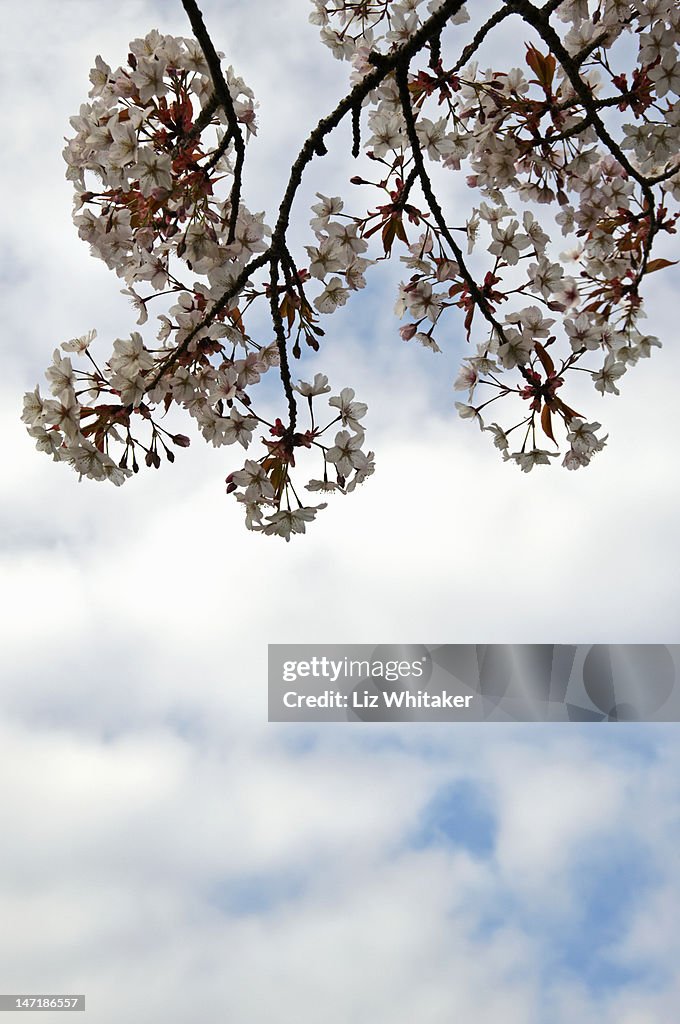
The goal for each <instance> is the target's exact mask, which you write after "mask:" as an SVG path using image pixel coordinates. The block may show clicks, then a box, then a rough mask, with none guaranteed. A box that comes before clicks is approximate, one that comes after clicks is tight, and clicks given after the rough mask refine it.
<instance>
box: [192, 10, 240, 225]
mask: <svg viewBox="0 0 680 1024" xmlns="http://www.w3.org/2000/svg"><path fill="white" fill-rule="evenodd" d="M182 6H183V7H184V10H185V11H186V13H187V16H188V18H189V21H190V22H191V27H192V29H193V32H194V35H195V36H196V39H197V40H198V43H199V45H200V47H201V49H202V50H203V56H204V57H205V59H206V63H207V65H208V68H209V70H210V77H211V78H212V81H213V86H214V87H215V95H216V96H217V98H218V100H219V102H220V106H221V107H222V108H223V110H224V112H225V114H226V117H227V126H228V129H229V130H228V132H227V138H228V139H232V140H233V142H234V148H235V149H236V166H235V168H234V183H233V185H232V188H231V200H230V201H231V212H230V216H229V235H228V238H227V244H228V245H231V243H232V242H233V241H234V238H235V235H236V221H237V219H238V210H239V204H240V200H241V185H242V178H243V163H244V161H245V155H246V147H245V142H244V141H243V134H242V132H241V126H240V125H239V123H238V118H237V116H236V111H235V110H234V103H233V100H232V98H231V93H230V92H229V86H228V85H227V83H226V81H225V79H224V75H223V74H222V67H221V65H220V58H219V57H218V56H217V51H216V50H215V47H214V45H213V41H212V39H211V38H210V35H209V34H208V30H207V29H206V27H205V22H204V21H203V15H202V14H201V11H200V8H199V6H198V4H197V3H196V0H182Z"/></svg>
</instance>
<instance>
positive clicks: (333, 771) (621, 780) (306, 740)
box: [0, 0, 680, 1024]
mask: <svg viewBox="0 0 680 1024" xmlns="http://www.w3.org/2000/svg"><path fill="white" fill-rule="evenodd" d="M202 6H203V10H204V13H205V18H206V22H207V24H208V26H209V28H210V29H211V32H212V34H213V37H214V39H215V42H216V44H217V46H218V47H219V48H220V49H222V50H224V51H225V53H226V54H227V59H228V61H229V62H232V63H233V64H234V66H235V68H236V70H237V71H238V72H239V73H240V74H242V75H243V76H244V78H245V79H246V81H247V82H248V84H249V85H250V86H251V87H252V88H253V89H254V91H255V93H256V97H257V99H258V101H259V102H260V110H259V122H260V129H259V135H258V138H257V139H256V140H255V141H254V142H253V143H252V145H251V146H250V147H249V152H248V179H247V186H246V191H245V198H246V202H247V203H248V205H249V207H250V208H251V209H253V210H260V209H266V210H267V211H268V214H269V218H270V222H271V217H272V213H273V211H274V209H275V207H276V205H277V204H278V200H279V197H280V195H281V191H282V187H283V185H284V183H285V180H286V177H287V169H288V167H289V165H290V161H291V159H292V158H293V156H294V155H295V153H296V151H297V150H298V148H299V146H300V144H301V142H302V141H303V138H304V136H305V135H306V133H307V130H308V127H309V126H311V125H313V124H314V123H316V120H317V119H318V118H319V117H320V116H321V115H323V114H324V113H326V112H327V111H328V110H330V109H332V107H333V106H335V102H336V100H337V98H338V97H339V96H341V95H342V94H343V92H344V90H345V81H346V68H344V67H343V66H341V65H339V64H338V63H336V62H335V61H334V60H333V58H332V56H331V55H330V52H329V51H328V50H326V49H325V48H323V47H322V46H321V45H320V44H319V43H318V39H317V30H316V29H315V28H314V27H313V26H310V25H308V24H307V13H308V5H307V3H306V0H260V2H259V3H258V4H257V18H253V5H252V4H246V3H243V2H237V0H227V2H223V0H205V2H204V3H203V5H202ZM477 6H478V7H479V11H480V12H483V11H489V10H490V9H492V7H493V6H494V5H493V3H490V2H488V0H483V2H480V3H479V4H478V5H476V6H475V11H476V12H477ZM56 12H57V8H56V7H55V5H54V4H52V3H48V2H47V0H30V2H28V3H26V4H23V5H20V4H16V5H12V8H11V10H10V9H8V10H7V11H6V12H4V14H3V19H4V24H5V27H6V29H7V35H6V39H8V40H9V45H8V46H6V52H5V55H4V60H3V64H2V68H1V69H0V78H1V79H2V96H3V101H4V102H3V109H2V114H1V115H0V116H1V117H2V119H3V122H4V123H3V133H2V137H3V147H4V159H3V161H2V170H1V171H0V174H1V175H2V179H3V196H4V203H3V225H4V227H3V243H4V244H3V246H2V251H1V252H0V288H1V289H2V321H3V332H2V334H3V373H2V375H1V377H0V392H1V404H0V415H1V417H2V434H3V438H4V445H3V473H2V479H3V502H2V508H1V511H0V515H1V516H2V606H3V611H2V618H1V619H0V643H1V644H2V648H1V649H2V661H1V663H0V676H1V682H0V701H1V703H0V820H1V821H2V824H3V839H2V844H1V848H0V908H1V909H0V914H1V917H2V922H3V927H2V929H1V934H0V964H1V965H2V966H1V967H0V977H1V978H2V982H1V983H0V990H1V991H3V992H20V991H22V990H23V991H29V992H69V991H70V992H74V991H75V992H84V993H86V994H87V998H88V1007H89V1009H88V1014H89V1019H91V1020H92V1021H96V1022H97V1024H113V1022H119V1021H120V1020H121V1019H132V1020H134V1021H135V1022H138V1024H155V1022H157V1021H158V1022H160V1021H164V1022H165V1024H180V1022H185V1021H187V1020H201V1021H203V1020H205V1021H213V1020H218V1019H219V1020H234V1021H236V1020H238V1021H247V1022H252V1024H260V1022H264V1021H268V1020H271V1019H272V1018H273V1017H276V1018H277V1019H278V1020H280V1021H281V1022H282V1024H293V1022H295V1024H312V1022H313V1021H316V1020H318V1017H319V1012H320V1011H321V1012H322V1013H323V1016H324V1018H325V1019H326V1020H327V1021H329V1024H341V1022H342V1024H344V1022H346V1021H347V1020H352V1021H356V1022H357V1024H383V1022H384V1024H388V1022H389V1024H412V1022H413V1021H415V1020H419V1021H422V1022H424V1024H444V1022H448V1021H451V1020H463V1021H466V1022H470V1024H487V1022H488V1024H491V1022H492V1021H493V1022H494V1024H496V1022H497V1021H498V1020H501V1019H502V1020H503V1021H504V1022H506V1024H544V1022H547V1021H549V1022H551V1024H567V1022H569V1024H571V1022H573V1021H574V1020H580V1021H583V1022H584V1024H595V1022H597V1024H670V1022H671V1021H672V1020H675V1019H676V1017H675V1016H674V1015H673V1012H672V1007H673V1006H677V1004H678V998H679V997H680V992H679V991H678V989H679V987H680V985H679V979H678V975H677V963H678V954H679V953H680V949H679V947H678V937H677V918H678V913H679V912H680V885H679V883H678V878H680V874H679V872H678V855H677V849H678V840H679V839H680V835H679V832H680V828H679V815H678V812H679V810H680V786H679V780H680V774H679V770H680V755H679V754H678V752H677V742H676V740H677V728H676V727H675V726H670V725H669V726H623V725H619V726H615V725H601V726H594V727H588V728H585V727H578V726H569V727H560V728H558V727H549V726H547V725H540V724H536V725H532V726H498V725H495V726H491V725H487V726H481V725H480V726H466V727H462V726H461V727H460V728H455V727H453V726H450V725H438V726H431V727H423V726H416V725H410V726H408V725H401V726H378V725H369V726H366V725H358V724H357V725H349V724H347V725H342V726H332V725H327V726H324V727H312V726H303V725H298V726H275V725H268V724H267V722H266V655H267V644H268V643H273V642H293V641H295V642H362V643H373V644H377V643H409V642H411V643H415V642H420V643H423V642H425V643H446V642H465V643H470V642H571V643H574V642H579V643H587V642H607V641H609V642H637V643H645V642H650V643H651V642H675V641H677V639H678V637H677V607H678V600H679V598H680V593H679V591H680V583H679V580H680V573H679V572H678V568H679V558H678V535H677V526H676V522H677V512H678V498H679V491H678V483H679V474H678V462H677V454H676V445H677V441H676V438H677V429H678V428H677V416H676V413H675V407H676V396H675V389H674V387H673V385H672V382H673V380H675V379H676V378H677V377H678V373H679V371H680V354H679V351H678V349H677V347H676V346H675V345H674V343H675V340H676V335H677V330H676V320H677V316H676V314H675V313H674V303H675V306H676V308H677V302H676V299H675V292H674V290H673V289H674V285H675V286H677V277H676V278H675V280H674V279H673V277H672V276H671V277H670V278H669V279H668V280H667V281H658V282H655V290H653V291H650V293H649V299H650V302H649V329H650V330H651V331H653V332H654V333H656V334H658V335H659V336H660V337H661V338H662V340H663V341H664V343H665V346H664V348H663V349H662V350H661V351H659V352H656V353H655V355H654V358H653V359H652V360H649V361H647V362H645V363H644V364H642V365H639V366H638V367H636V368H635V370H634V372H631V373H630V374H628V375H627V376H626V378H625V380H624V382H623V387H622V397H621V398H620V399H615V398H613V399H611V400H603V399H600V396H599V395H597V394H595V393H594V392H593V393H592V397H591V398H590V399H589V401H590V402H591V406H590V410H589V411H590V413H591V417H590V418H594V417H596V418H597V419H601V421H602V422H604V423H606V426H607V429H608V430H609V433H610V440H609V444H608V447H607V448H606V450H605V451H604V452H603V453H602V454H601V455H600V456H598V459H597V460H596V461H595V462H594V463H593V465H592V466H591V467H590V468H589V469H588V470H586V471H583V472H579V473H576V474H568V473H566V472H565V471H562V470H559V469H557V468H555V469H553V470H546V471H545V472H542V471H541V468H540V467H539V469H538V470H536V471H535V472H533V473H532V474H530V475H529V476H525V475H523V474H520V473H519V471H517V470H516V469H515V468H513V467H511V466H508V465H504V464H503V463H502V462H501V461H500V460H499V459H498V458H497V457H496V453H495V452H494V451H493V449H492V448H491V446H490V445H489V443H488V441H487V438H486V437H482V436H481V435H480V434H479V432H478V431H476V430H475V429H474V428H472V427H470V426H469V425H467V424H464V423H462V422H461V421H460V420H458V419H457V418H456V416H455V412H454V409H453V400H454V395H453V392H452V390H451V386H450V382H451V380H452V379H453V377H454V376H455V373H456V370H457V366H458V363H459V362H460V359H461V356H462V355H464V354H465V353H464V351H463V345H462V343H461V342H459V341H457V340H456V338H455V329H454V328H453V327H452V328H451V343H450V346H449V347H447V349H446V351H445V352H444V353H443V354H442V355H441V356H437V357H434V356H433V355H432V354H431V353H429V352H427V351H425V350H423V349H419V350H416V349H415V348H412V347H411V346H407V345H405V344H404V343H403V342H401V340H400V339H399V336H398V334H397V326H398V325H397V322H396V321H395V319H394V317H393V315H392V306H393V302H394V293H395V282H396V281H397V280H398V278H399V269H398V267H395V268H389V267H381V268H375V271H374V274H373V279H372V284H371V287H370V288H368V289H367V290H366V291H365V292H364V293H361V294H360V295H358V296H356V297H354V299H353V301H352V302H351V303H350V304H349V306H347V307H345V309H344V310H342V311H341V312H340V313H339V314H337V315H336V316H334V317H333V323H332V326H331V325H330V324H329V331H328V337H327V342H326V345H325V348H324V351H323V352H322V353H321V354H320V355H319V356H318V357H316V358H315V359H314V360H310V361H308V362H307V363H306V364H305V375H306V377H307V379H309V375H310V374H313V373H314V372H318V371H323V372H326V373H328V375H329V377H330V378H331V381H332V382H333V383H334V384H336V385H337V386H338V387H342V386H346V385H351V386H353V387H355V389H356V391H357V394H358V397H359V398H360V399H361V400H363V401H366V402H367V403H368V405H369V418H368V420H367V427H368V430H369V432H370V438H371V447H372V448H374V449H375V451H376V453H377V460H378V472H377V473H376V475H375V477H374V478H373V479H372V480H371V481H369V482H368V483H367V484H366V485H365V486H364V487H362V488H360V489H359V490H358V491H357V492H356V493H355V494H354V495H352V496H350V497H347V498H346V499H342V498H340V499H338V500H336V501H335V502H334V503H333V507H332V508H329V509H327V510H326V512H325V513H324V514H323V515H322V516H321V517H320V518H319V520H318V522H317V523H316V524H314V527H313V529H312V530H311V531H310V533H309V535H308V536H306V537H304V538H296V539H295V540H294V541H293V542H292V543H291V544H289V545H286V544H284V543H283V542H281V541H279V540H278V539H277V538H261V537H258V536H255V535H252V534H248V533H246V531H245V530H244V528H243V525H242V521H241V516H240V513H239V511H238V509H237V508H236V506H235V502H233V501H231V500H229V499H228V498H227V497H226V496H225V495H224V482H223V481H224V476H225V475H226V473H227V472H229V471H230V470H232V469H233V468H235V465H234V464H233V460H234V458H235V456H234V455H233V450H232V449H221V450H217V451H215V450H212V449H208V448H207V446H201V445H200V444H198V443H197V444H195V445H193V446H192V448H191V449H190V450H189V451H187V452H182V453H180V455H179V457H178V460H177V462H176V464H175V465H174V466H173V467H166V468H164V469H163V470H162V471H161V472H160V473H154V474H152V473H147V474H140V476H139V478H136V479H135V480H134V481H131V482H130V483H129V484H127V485H126V486H125V487H123V488H121V489H117V490H114V489H113V488H111V487H108V486H106V485H98V484H94V483H90V482H88V481H85V482H83V483H78V481H77V478H76V476H75V475H74V474H72V473H70V472H69V471H68V470H67V469H66V468H65V467H63V466H58V465H56V464H53V463H51V462H50V461H49V460H48V459H46V458H45V457H44V456H42V455H39V454H37V453H36V452H35V451H34V450H33V447H32V441H31V440H30V438H28V437H27V435H26V434H25V432H24V429H23V426H22V424H21V423H20V422H19V419H18V417H19V414H20V406H21V395H22V393H23V392H24V391H25V390H26V389H28V388H32V387H34V385H35V383H36V382H37V381H38V380H39V379H40V377H41V375H42V372H43V369H44V367H45V365H46V364H47V362H48V361H49V359H50V356H51V353H52V350H53V349H54V348H55V346H56V345H58V344H59V343H60V342H62V341H64V340H66V339H68V338H71V337H73V336H75V335H78V334H82V333H84V332H85V331H87V330H89V329H90V328H93V327H96V328H97V330H98V332H99V335H100V337H102V338H105V339H113V338H115V337H118V336H124V335H126V334H127V333H129V331H130V330H131V329H133V326H134V324H133V320H134V318H133V316H132V314H131V311H130V308H129V306H128V304H127V301H126V300H125V298H124V297H123V296H121V295H120V294H119V287H120V284H119V282H118V281H117V279H115V277H114V276H113V275H112V274H111V273H110V272H109V271H108V270H107V269H106V267H105V266H104V265H103V264H102V263H99V262H97V261H95V260H93V259H92V258H91V257H90V256H89V253H88V249H87V246H86V245H84V243H82V242H80V241H79V239H78V238H77V235H76V232H75V229H74V228H73V226H72V223H71V190H70V186H69V184H68V183H67V182H66V181H65V180H64V165H63V161H62V158H61V149H62V146H63V142H62V140H63V137H64V135H65V134H67V133H68V132H69V126H68V118H69V116H70V115H72V114H74V113H75V112H76V111H77V110H78V107H79V104H80V103H81V102H83V101H84V99H85V97H86V93H87V89H88V88H89V86H88V82H87V76H88V70H89V68H90V66H91V64H92V62H93V58H94V56H95V55H96V54H97V53H101V54H102V56H103V57H104V58H105V59H106V60H107V61H108V62H109V63H111V64H112V65H114V66H116V65H117V64H118V63H120V62H122V61H123V60H124V58H125V54H126V53H127V44H128V41H129V40H130V39H133V38H135V37H138V36H140V35H144V34H145V33H146V32H147V31H148V30H149V29H150V28H152V27H156V28H158V29H159V30H161V31H163V32H171V33H177V34H188V26H187V23H186V20H185V17H184V14H183V12H182V10H181V5H180V4H179V3H175V2H174V0H163V2H160V0H157V2H155V3H154V2H152V0H120V2H118V3H117V4H116V5H111V4H109V3H103V2H100V0H88V2H85V0H63V2H62V3H61V4H59V5H58V13H56ZM523 39H524V34H523V33H522V32H519V33H518V32H517V31H516V30H513V35H512V40H510V37H509V36H508V35H507V34H506V35H505V36H504V38H503V40H502V41H501V42H500V43H496V44H494V46H495V47H496V52H499V51H501V50H502V51H503V52H504V53H506V54H507V52H508V50H509V47H510V41H512V45H513V46H514V47H515V48H516V50H517V54H518V61H519V60H521V54H522V51H523V46H522V42H523ZM487 53H488V58H489V61H490V60H492V59H493V48H492V49H490V50H489V51H487ZM345 141H346V139H345ZM317 164H318V166H315V167H314V168H313V169H312V170H311V172H310V175H309V181H308V183H307V185H306V192H305V194H304V195H303V196H301V199H300V208H299V209H300V211H301V216H300V219H299V225H300V226H299V227H298V228H297V229H296V231H297V232H298V233H297V234H296V236H295V237H296V240H297V241H298V243H299V242H302V241H303V240H304V239H305V219H306V218H305V215H304V210H305V202H306V203H307V205H308V202H309V201H310V199H311V197H312V196H313V194H314V191H315V190H317V189H321V190H323V191H324V192H326V193H327V194H339V193H340V192H341V191H346V189H344V188H343V182H344V181H346V179H347V177H348V175H349V174H351V173H355V171H354V168H353V166H352V165H351V164H350V162H349V161H348V159H347V157H346V155H345V152H344V147H343V145H342V144H339V145H338V147H337V150H334V151H332V152H331V153H330V154H329V156H328V157H327V158H326V160H325V161H324V162H323V163H321V162H320V161H317ZM451 187H452V189H454V190H455V189H458V191H452V193H451V202H452V203H453V204H454V205H455V204H462V214H461V215H462V216H464V212H465V205H464V204H465V203H466V202H467V203H469V198H468V197H467V196H466V194H465V190H464V188H462V187H460V186H454V185H452V186H451ZM656 276H657V277H658V278H663V277H666V276H667V275H661V274H660V275H656Z"/></svg>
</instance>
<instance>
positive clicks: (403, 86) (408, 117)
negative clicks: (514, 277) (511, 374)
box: [397, 62, 505, 340]
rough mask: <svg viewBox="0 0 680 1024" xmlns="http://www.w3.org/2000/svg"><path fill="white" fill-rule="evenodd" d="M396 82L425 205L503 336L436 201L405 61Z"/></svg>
mask: <svg viewBox="0 0 680 1024" xmlns="http://www.w3.org/2000/svg"><path fill="white" fill-rule="evenodd" d="M397 85H398V86H399V98H400V100H401V106H402V111H403V114H404V120H405V122H406V134H407V136H408V140H409V143H410V145H411V152H412V154H413V162H414V165H415V168H416V170H417V172H418V178H419V179H420V187H421V188H422V190H423V193H424V195H425V199H426V200H427V205H428V206H429V208H430V210H431V211H432V215H433V217H434V219H435V221H436V222H437V226H438V228H439V230H440V231H441V233H442V235H443V236H444V238H445V239H446V241H447V242H448V244H449V246H450V247H451V250H452V252H453V253H454V255H455V257H456V260H457V262H458V265H459V267H460V271H461V275H462V277H463V278H464V280H465V282H466V283H467V286H468V289H469V291H470V294H471V295H472V297H473V298H474V300H475V303H476V304H477V306H478V307H479V309H480V310H481V312H482V315H483V316H484V317H485V319H486V320H488V321H489V323H490V324H491V325H492V326H493V327H494V329H495V330H496V331H497V333H498V336H499V338H501V340H502V339H504V337H505V335H504V332H503V328H502V326H501V324H499V322H498V321H497V320H496V318H495V316H494V315H493V312H492V310H491V307H490V305H489V303H488V302H487V300H486V298H485V296H484V295H483V294H482V292H481V290H480V288H479V287H478V285H477V282H476V281H475V279H474V277H473V276H472V274H471V273H470V271H469V270H468V268H467V266H466V263H465V257H464V256H463V251H462V249H461V248H460V246H459V245H458V243H457V242H456V240H455V238H454V237H453V235H452V234H451V232H450V231H449V228H448V226H447V224H446V220H445V218H444V214H443V213H442V209H441V206H440V205H439V203H438V201H437V197H436V196H435V194H434V190H433V188H432V183H431V181H430V178H429V176H428V173H427V171H426V169H425V161H424V160H423V152H422V149H421V147H420V140H419V139H418V133H417V131H416V122H415V118H414V116H413V107H412V106H411V96H410V93H409V91H408V63H407V62H405V63H403V64H400V65H399V67H398V68H397Z"/></svg>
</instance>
